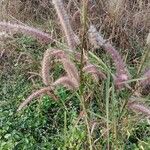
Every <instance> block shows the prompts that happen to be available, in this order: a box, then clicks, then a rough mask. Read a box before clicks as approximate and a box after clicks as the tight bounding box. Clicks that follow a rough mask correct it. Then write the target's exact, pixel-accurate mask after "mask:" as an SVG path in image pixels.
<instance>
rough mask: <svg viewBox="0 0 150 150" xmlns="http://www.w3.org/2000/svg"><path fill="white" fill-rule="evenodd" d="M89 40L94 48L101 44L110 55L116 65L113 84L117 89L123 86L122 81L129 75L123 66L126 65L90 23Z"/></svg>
mask: <svg viewBox="0 0 150 150" xmlns="http://www.w3.org/2000/svg"><path fill="white" fill-rule="evenodd" d="M89 40H90V42H91V44H93V45H94V46H95V47H96V48H98V47H100V46H102V47H103V48H104V49H105V51H106V52H107V53H108V54H109V55H110V56H111V57H112V60H113V61H114V64H115V67H116V77H115V85H116V87H117V88H119V89H120V88H122V87H123V86H124V83H122V82H124V81H127V80H128V78H129V77H128V74H127V70H126V67H125V66H126V65H125V63H124V62H123V59H122V57H121V55H120V54H119V53H118V52H117V51H116V50H115V48H114V47H113V46H112V45H111V44H110V43H109V42H107V40H104V39H103V37H102V36H101V35H100V34H99V33H98V32H97V30H96V28H95V27H94V26H93V25H91V26H90V29H89Z"/></svg>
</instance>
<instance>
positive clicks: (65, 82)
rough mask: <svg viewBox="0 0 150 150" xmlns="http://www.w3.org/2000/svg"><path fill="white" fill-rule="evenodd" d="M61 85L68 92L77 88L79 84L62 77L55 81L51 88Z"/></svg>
mask: <svg viewBox="0 0 150 150" xmlns="http://www.w3.org/2000/svg"><path fill="white" fill-rule="evenodd" d="M60 84H61V85H63V86H64V87H67V88H68V89H70V90H74V89H76V88H78V87H79V84H78V83H77V82H75V81H74V80H72V79H71V78H70V77H68V76H64V77H61V78H59V79H57V80H56V81H55V82H54V83H53V84H52V86H57V85H60Z"/></svg>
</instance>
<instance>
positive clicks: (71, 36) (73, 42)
mask: <svg viewBox="0 0 150 150" xmlns="http://www.w3.org/2000/svg"><path fill="white" fill-rule="evenodd" d="M52 1H53V4H54V7H55V9H56V12H57V15H58V17H59V20H60V23H61V26H62V28H63V30H64V33H65V36H66V38H67V43H68V46H69V49H70V50H74V49H75V48H76V46H77V45H78V44H79V42H80V41H79V38H78V37H77V35H76V34H75V33H74V32H73V29H72V27H71V25H70V20H69V16H68V14H67V12H66V10H65V8H64V4H63V2H62V0H52Z"/></svg>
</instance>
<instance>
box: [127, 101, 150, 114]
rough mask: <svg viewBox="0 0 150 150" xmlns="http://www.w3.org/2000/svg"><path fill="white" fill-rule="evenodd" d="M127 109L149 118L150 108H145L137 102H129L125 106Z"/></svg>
mask: <svg viewBox="0 0 150 150" xmlns="http://www.w3.org/2000/svg"><path fill="white" fill-rule="evenodd" d="M127 106H128V108H129V109H131V110H133V111H135V112H140V113H142V114H144V115H146V116H148V117H150V108H148V107H147V106H144V105H143V104H141V103H139V102H137V101H133V102H132V101H129V102H128V104H127Z"/></svg>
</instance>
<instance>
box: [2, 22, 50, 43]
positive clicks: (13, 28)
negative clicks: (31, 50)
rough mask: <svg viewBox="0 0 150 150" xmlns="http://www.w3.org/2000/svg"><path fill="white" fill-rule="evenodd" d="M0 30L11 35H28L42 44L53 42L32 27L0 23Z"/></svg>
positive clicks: (48, 36) (47, 35) (46, 35)
mask: <svg viewBox="0 0 150 150" xmlns="http://www.w3.org/2000/svg"><path fill="white" fill-rule="evenodd" d="M0 30H4V31H8V32H12V33H17V32H20V33H23V34H26V35H29V36H31V37H33V38H35V39H37V40H39V41H40V42H41V43H44V44H48V43H51V42H53V39H52V37H51V36H50V35H49V34H47V33H44V32H42V31H40V30H38V29H35V28H34V27H29V26H23V25H19V24H12V23H9V22H0Z"/></svg>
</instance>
